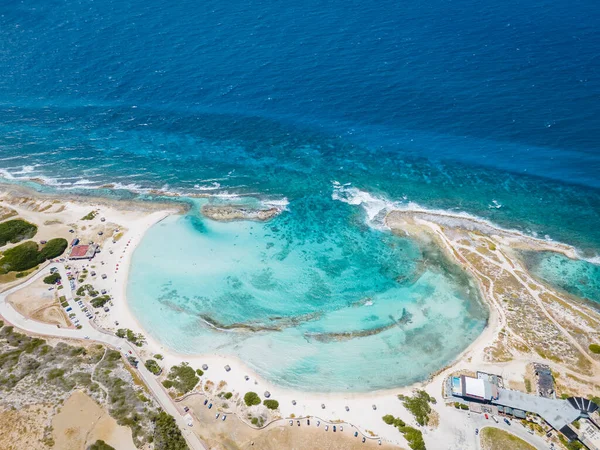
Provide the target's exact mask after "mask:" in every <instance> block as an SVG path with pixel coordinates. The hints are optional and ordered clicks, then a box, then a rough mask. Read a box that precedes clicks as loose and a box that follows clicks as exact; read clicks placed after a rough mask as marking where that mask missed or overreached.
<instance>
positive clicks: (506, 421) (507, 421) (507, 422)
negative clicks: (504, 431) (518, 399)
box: [504, 417, 510, 425]
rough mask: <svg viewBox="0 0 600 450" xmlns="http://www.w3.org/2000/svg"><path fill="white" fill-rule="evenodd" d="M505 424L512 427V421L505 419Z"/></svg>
mask: <svg viewBox="0 0 600 450" xmlns="http://www.w3.org/2000/svg"><path fill="white" fill-rule="evenodd" d="M504 423H505V424H506V425H510V420H508V419H507V418H506V417H505V418H504Z"/></svg>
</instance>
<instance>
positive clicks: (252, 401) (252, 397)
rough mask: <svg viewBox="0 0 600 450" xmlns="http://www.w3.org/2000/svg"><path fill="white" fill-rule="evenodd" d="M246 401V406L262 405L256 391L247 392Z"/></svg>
mask: <svg viewBox="0 0 600 450" xmlns="http://www.w3.org/2000/svg"><path fill="white" fill-rule="evenodd" d="M244 403H246V406H254V405H260V397H259V396H258V394H257V393H256V392H246V395H244Z"/></svg>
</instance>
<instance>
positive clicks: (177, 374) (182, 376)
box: [163, 362, 200, 395]
mask: <svg viewBox="0 0 600 450" xmlns="http://www.w3.org/2000/svg"><path fill="white" fill-rule="evenodd" d="M199 381H200V378H198V376H197V375H196V372H195V371H194V369H192V368H191V367H190V366H189V364H188V363H186V362H183V363H181V364H180V365H178V366H173V367H171V370H170V371H169V374H168V375H167V379H166V380H165V381H163V386H164V387H166V388H167V389H169V388H174V389H175V390H176V391H177V392H178V393H179V395H183V394H186V393H188V392H190V391H191V390H192V389H194V388H195V387H196V385H197V384H198V382H199Z"/></svg>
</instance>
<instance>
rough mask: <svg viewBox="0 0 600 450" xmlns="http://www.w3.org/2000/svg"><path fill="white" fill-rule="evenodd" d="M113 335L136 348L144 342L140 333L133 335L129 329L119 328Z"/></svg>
mask: <svg viewBox="0 0 600 450" xmlns="http://www.w3.org/2000/svg"><path fill="white" fill-rule="evenodd" d="M92 302H93V300H92ZM115 334H116V335H117V336H118V337H120V338H126V339H127V340H128V341H129V342H131V343H132V344H134V345H137V346H138V347H141V346H142V345H144V342H145V340H146V339H145V338H144V335H143V334H142V333H134V332H133V331H132V330H130V329H129V328H119V329H118V330H117V332H116V333H115Z"/></svg>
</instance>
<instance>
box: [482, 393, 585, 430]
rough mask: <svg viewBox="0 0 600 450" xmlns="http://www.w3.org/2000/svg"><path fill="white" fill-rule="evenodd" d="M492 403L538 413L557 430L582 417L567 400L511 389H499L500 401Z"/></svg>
mask: <svg viewBox="0 0 600 450" xmlns="http://www.w3.org/2000/svg"><path fill="white" fill-rule="evenodd" d="M492 403H495V404H499V405H504V406H509V407H511V408H516V409H521V410H523V411H529V412H532V413H536V414H537V415H539V416H540V417H542V418H543V419H544V420H545V421H546V422H548V423H549V424H550V425H551V426H552V427H553V428H554V429H556V430H560V429H561V428H562V427H564V426H565V425H568V424H570V423H571V422H573V421H574V420H577V419H578V418H579V415H580V412H579V411H578V410H577V409H575V408H573V406H572V405H571V404H570V403H569V402H568V401H567V400H560V399H552V398H544V397H538V396H536V395H530V394H525V393H523V392H519V391H512V390H509V389H498V400H492Z"/></svg>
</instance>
